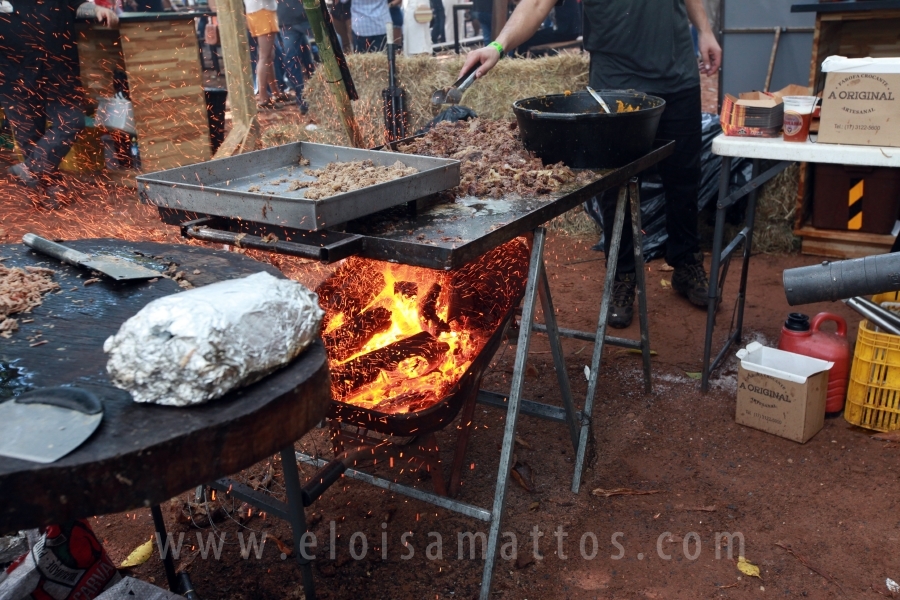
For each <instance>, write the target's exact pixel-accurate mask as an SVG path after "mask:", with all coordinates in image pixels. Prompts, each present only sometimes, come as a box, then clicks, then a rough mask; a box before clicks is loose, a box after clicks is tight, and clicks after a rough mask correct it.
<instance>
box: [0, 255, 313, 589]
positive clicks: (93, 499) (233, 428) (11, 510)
mask: <svg viewBox="0 0 900 600" xmlns="http://www.w3.org/2000/svg"><path fill="white" fill-rule="evenodd" d="M68 244H69V245H71V246H72V247H73V248H75V249H77V250H81V251H84V252H87V251H91V250H95V251H96V250H103V251H108V252H113V253H115V254H118V255H121V256H128V257H130V258H136V259H137V260H138V261H139V262H142V263H145V264H146V265H147V266H150V267H151V268H158V269H160V270H162V269H164V268H165V267H166V266H167V265H168V264H170V263H175V264H177V265H178V266H179V269H182V270H184V272H185V274H186V275H185V277H186V279H187V280H188V281H190V282H191V283H193V284H194V285H205V284H208V283H213V282H215V281H220V280H224V279H230V278H234V277H242V276H245V275H249V274H252V273H256V272H259V271H267V272H269V273H271V274H273V275H277V276H281V274H280V273H279V272H278V271H277V270H276V269H274V268H273V267H271V266H269V265H264V264H262V263H258V262H256V261H254V260H252V259H249V258H247V257H245V256H243V255H241V254H237V253H231V252H221V251H214V250H210V249H207V248H202V247H196V246H187V245H167V244H155V243H140V242H139V243H130V242H122V241H118V240H79V241H72V242H68ZM135 251H137V252H139V253H140V255H136V254H134V252H135ZM0 256H3V257H5V258H6V260H5V261H4V263H3V264H4V265H7V266H26V265H41V266H46V267H50V268H53V269H54V270H56V275H55V276H54V280H55V281H57V282H59V283H60V285H61V287H62V290H61V292H60V293H51V294H47V295H46V296H45V297H44V302H43V304H42V305H41V306H39V307H37V308H35V309H34V311H33V312H32V313H31V314H30V315H27V317H28V319H29V320H31V319H33V322H30V323H23V322H22V320H21V319H20V330H19V331H17V332H16V333H15V334H14V335H13V336H12V338H10V339H3V338H0V372H2V373H0V374H2V375H3V376H2V377H0V382H2V386H0V398H4V397H9V396H10V395H14V394H17V393H19V392H22V391H26V390H27V389H29V388H31V387H44V386H56V385H65V384H76V385H78V386H80V387H86V388H89V389H90V390H91V391H93V392H94V393H95V394H96V395H97V396H98V397H99V398H100V399H101V401H102V402H103V405H104V416H103V422H102V423H101V424H100V427H99V428H98V429H97V431H96V432H95V433H94V434H93V436H92V437H91V438H90V439H88V441H86V442H85V443H84V444H83V445H82V446H81V447H79V448H78V449H76V450H75V451H74V452H72V453H71V454H69V455H67V456H65V457H63V458H62V459H60V460H59V461H57V462H55V463H51V464H37V463H33V462H29V461H22V460H16V459H10V458H0V498H2V499H3V501H2V503H0V531H10V530H16V529H24V528H29V527H38V526H42V525H46V524H49V523H56V522H62V521H65V520H69V519H76V518H82V517H89V516H93V515H97V514H107V513H113V512H120V511H123V510H128V509H133V508H137V507H150V508H151V511H152V513H153V518H154V524H155V526H156V530H157V535H161V536H162V537H161V539H165V533H164V531H165V526H164V524H163V522H162V513H161V512H160V510H159V504H160V503H161V502H163V501H164V500H167V499H169V498H171V497H173V496H176V495H178V494H180V493H182V492H184V491H185V490H187V489H190V488H192V487H194V486H196V485H197V484H202V483H206V482H209V481H212V480H215V479H217V478H219V477H222V476H224V475H228V474H231V473H235V472H237V471H240V470H241V469H244V468H247V467H249V466H251V465H253V464H255V463H256V462H259V461H260V460H262V459H264V458H266V457H268V456H271V455H273V454H275V453H277V452H279V451H281V456H282V460H283V468H284V475H285V487H286V488H287V490H288V497H289V503H288V504H287V505H283V507H282V513H283V514H284V513H287V514H288V516H289V518H290V521H291V524H292V526H293V527H294V531H295V534H294V542H295V552H296V553H297V557H298V559H300V560H301V568H302V569H303V571H304V584H305V585H309V586H310V587H309V589H312V588H311V585H312V579H311V574H312V572H311V569H310V567H309V561H303V560H302V553H301V552H300V546H299V545H298V543H299V540H300V539H301V536H302V534H303V533H304V532H305V530H306V526H305V522H304V515H303V504H304V502H302V501H300V498H301V497H302V490H301V489H300V482H299V475H298V473H297V469H296V459H295V457H294V448H293V444H294V442H295V441H296V440H297V439H299V438H300V437H301V436H302V435H303V434H304V433H306V432H307V431H308V430H309V429H311V428H312V427H313V426H314V425H315V424H316V423H318V422H319V421H321V419H322V418H323V417H324V416H325V414H326V412H327V409H328V406H329V403H330V399H331V394H330V380H329V375H328V366H327V360H326V354H325V348H324V347H323V345H322V343H321V341H317V342H316V343H315V344H314V345H313V346H312V347H310V348H309V349H308V350H306V351H305V352H304V353H303V354H302V355H301V356H300V357H298V358H297V359H296V360H295V361H294V362H292V363H291V364H290V365H288V366H286V367H284V368H283V369H280V370H278V371H276V372H275V373H273V374H271V375H269V376H268V377H266V378H265V379H263V380H261V381H259V382H257V383H255V384H253V385H251V386H248V387H246V388H242V389H239V390H235V391H234V392H231V393H230V394H228V395H226V396H225V397H223V398H220V399H218V400H215V401H211V402H209V403H206V404H203V405H200V406H196V407H191V408H173V407H167V406H158V405H148V404H137V403H135V402H133V401H132V400H131V396H130V395H129V394H128V393H127V392H124V391H122V390H119V389H117V388H115V387H113V386H112V384H111V383H110V382H109V380H108V378H107V374H106V355H105V354H104V353H103V349H102V347H103V341H104V340H105V339H106V338H107V337H108V336H110V335H112V334H114V333H115V332H116V331H118V329H119V326H120V325H121V324H122V322H124V321H125V320H126V319H128V318H129V317H131V316H132V315H134V314H135V313H136V312H137V311H138V310H139V309H141V308H142V307H143V306H144V305H145V304H146V303H147V302H149V301H151V300H153V299H155V298H160V297H163V296H167V295H169V294H172V293H176V292H178V291H180V290H181V288H180V287H179V285H178V284H177V283H176V282H175V281H172V280H171V279H165V278H160V279H159V280H153V281H142V282H137V283H121V282H113V281H111V280H106V279H104V280H102V281H100V282H98V283H95V284H93V285H89V286H85V285H84V283H83V282H84V280H85V279H87V278H88V277H89V275H88V274H87V273H86V272H85V271H84V270H80V269H77V268H75V267H71V266H68V265H62V264H60V263H58V262H57V261H55V260H54V259H50V258H47V257H45V256H43V255H39V254H36V253H34V252H31V251H30V250H29V249H28V248H26V247H25V246H24V245H19V244H16V245H4V246H0ZM194 271H199V273H196V274H195V273H194ZM20 316H21V315H20ZM38 333H41V334H42V337H41V338H40V340H39V341H46V342H48V343H45V344H42V345H33V343H29V340H28V338H29V337H32V339H33V336H35V335H37V334H38ZM246 440H253V443H252V444H247V443H245V442H246ZM292 467H293V468H292ZM276 514H277V513H276ZM165 567H166V575H167V578H168V579H169V586H170V588H171V589H172V590H173V591H175V589H176V585H177V584H176V582H175V570H174V566H173V564H172V561H171V559H169V560H168V561H166V564H165ZM307 582H308V584H307Z"/></svg>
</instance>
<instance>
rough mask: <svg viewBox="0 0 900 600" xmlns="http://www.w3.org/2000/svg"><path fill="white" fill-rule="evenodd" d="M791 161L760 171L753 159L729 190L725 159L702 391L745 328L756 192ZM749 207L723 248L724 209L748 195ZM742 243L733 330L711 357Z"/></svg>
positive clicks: (723, 161)
mask: <svg viewBox="0 0 900 600" xmlns="http://www.w3.org/2000/svg"><path fill="white" fill-rule="evenodd" d="M791 164H792V163H791V162H790V161H781V162H779V163H776V164H775V165H773V166H772V167H769V168H768V169H767V170H766V171H765V172H763V173H760V172H759V171H760V161H759V160H758V159H757V160H754V161H753V175H752V177H751V178H750V181H749V182H747V183H746V184H745V185H743V186H742V187H741V188H739V189H737V190H735V191H733V192H731V193H730V194H729V193H728V184H729V179H730V175H729V174H730V172H731V158H729V157H727V156H725V157H723V159H722V173H721V174H720V175H719V200H718V202H717V203H716V229H715V233H714V234H713V252H712V265H711V266H710V270H709V306H708V307H707V314H706V339H705V340H704V342H703V367H702V377H701V381H700V389H701V390H702V391H703V392H707V391H709V376H710V373H712V372H713V371H714V370H715V369H716V367H718V366H719V364H720V363H721V362H722V360H723V359H724V358H725V356H726V355H727V352H728V349H729V348H731V346H732V344H734V343H735V342H740V340H741V336H742V334H743V329H744V301H745V300H746V296H747V269H748V267H749V266H750V253H751V251H752V249H753V248H752V245H753V227H754V225H755V222H756V196H757V190H758V189H759V187H760V186H762V184H764V183H765V182H767V181H769V180H770V179H772V178H773V177H775V176H776V175H778V174H779V173H781V172H782V171H784V170H785V169H787V168H788V167H789V166H791ZM748 194H749V196H750V197H749V199H748V201H747V209H746V211H745V213H744V227H743V229H741V230H740V231H739V232H738V234H737V235H736V236H734V239H733V240H731V241H730V242H728V245H727V246H725V247H724V248H723V247H722V245H723V241H724V240H723V239H722V238H723V237H724V235H725V211H726V210H728V207H730V206H731V205H733V204H734V203H736V202H737V201H738V200H740V199H741V198H743V197H744V196H747V195H748ZM741 244H743V245H744V247H743V260H742V269H741V284H740V288H739V291H738V297H737V304H736V310H735V317H734V319H735V322H734V323H733V325H734V327H735V328H734V330H732V331H729V333H728V337H727V338H726V339H725V343H724V344H723V345H722V349H721V350H719V353H718V354H717V355H716V357H715V358H714V359H712V360H710V358H711V357H712V335H713V330H714V329H715V326H716V309H717V308H718V305H719V303H720V302H721V300H722V289H723V287H724V282H725V275H726V274H727V272H728V265H729V263H730V262H731V257H732V255H733V254H734V252H735V250H737V248H738V246H740V245H741Z"/></svg>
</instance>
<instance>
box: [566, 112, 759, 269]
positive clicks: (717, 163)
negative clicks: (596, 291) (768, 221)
mask: <svg viewBox="0 0 900 600" xmlns="http://www.w3.org/2000/svg"><path fill="white" fill-rule="evenodd" d="M701 126H702V134H701V135H702V146H701V149H700V185H699V189H698V193H697V209H698V212H699V211H702V210H703V209H704V208H706V206H707V205H709V204H710V203H711V202H714V201H715V199H716V198H717V197H718V194H719V173H720V172H721V170H722V157H721V156H718V155H716V154H713V152H712V142H713V139H715V138H716V137H717V136H718V135H719V134H721V133H722V126H721V125H720V124H719V117H718V115H713V114H710V113H703V115H702V121H701ZM752 171H753V164H752V162H751V161H750V160H749V159H746V158H736V159H733V160H732V161H731V181H730V183H729V189H730V190H735V189H737V188H739V187H741V186H742V185H744V184H746V183H747V182H748V181H750V177H751V176H752ZM739 204H740V203H739ZM584 209H585V211H586V212H587V213H588V214H589V215H590V216H591V217H592V218H593V219H594V221H596V222H597V224H598V225H599V226H600V228H601V229H602V228H603V215H602V213H601V212H600V199H599V198H597V197H595V198H591V199H590V200H589V201H587V202H585V203H584ZM730 212H732V213H734V214H738V213H739V214H740V216H741V218H742V217H743V211H742V210H736V211H730ZM729 216H732V215H729ZM729 220H731V219H729ZM641 225H642V229H643V231H644V243H643V250H644V259H645V260H651V259H653V258H658V257H660V256H665V253H666V240H668V239H669V234H668V232H667V231H666V195H665V192H664V191H663V188H662V181H661V180H660V177H659V174H658V172H657V171H656V169H651V170H648V171H647V172H646V173H645V174H644V175H642V176H641ZM603 243H604V241H603V235H602V234H601V235H600V241H599V242H597V244H596V245H594V247H593V249H594V250H598V251H599V250H603Z"/></svg>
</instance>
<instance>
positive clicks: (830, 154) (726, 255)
mask: <svg viewBox="0 0 900 600" xmlns="http://www.w3.org/2000/svg"><path fill="white" fill-rule="evenodd" d="M712 151H713V152H714V153H715V154H718V155H720V156H722V171H721V175H720V176H719V200H718V202H717V203H716V227H715V231H714V233H713V249H712V265H711V266H710V270H709V305H708V307H707V315H706V336H705V339H704V343H703V369H702V378H701V382H700V389H701V390H702V391H703V392H706V391H708V390H709V376H710V374H711V373H712V372H713V371H714V370H715V369H716V367H718V366H719V365H720V364H721V363H722V360H723V359H724V358H725V356H726V353H727V352H728V349H729V348H731V346H732V344H734V343H735V342H740V340H741V336H742V333H743V325H744V301H745V300H746V295H747V269H748V267H749V265H750V251H751V248H752V246H753V226H754V220H755V216H756V194H757V190H758V189H759V187H760V186H761V185H762V184H764V183H765V182H767V181H769V180H770V179H772V178H773V177H775V176H776V175H778V174H779V173H781V172H782V171H784V170H785V169H786V168H788V167H789V166H790V165H791V164H793V163H795V162H810V163H833V164H842V165H862V166H871V167H900V148H882V147H879V146H850V145H845V144H818V143H815V142H810V141H807V142H802V143H801V142H785V141H784V140H783V139H781V138H780V137H779V138H744V137H730V136H726V135H720V136H719V137H717V138H716V139H714V140H713V145H712ZM732 158H750V159H752V160H753V175H752V177H751V178H750V181H749V182H747V183H746V184H745V185H744V186H742V187H741V188H739V189H737V190H735V191H733V192H731V193H729V191H728V179H729V173H730V172H731V159H732ZM761 160H770V161H778V162H776V163H775V164H774V165H772V166H770V167H769V168H768V169H766V170H765V171H763V172H761V170H760V161H761ZM744 196H749V200H748V202H747V208H746V210H745V213H744V227H743V228H742V229H741V230H740V231H739V232H738V233H737V235H735V237H734V239H732V240H731V241H730V242H728V244H727V245H725V244H724V239H723V238H724V237H725V213H726V211H727V210H728V208H729V207H730V206H732V205H734V204H735V203H736V202H738V201H739V200H740V199H741V198H743V197H744ZM723 245H724V248H723ZM739 247H742V248H743V257H742V263H741V282H740V286H739V288H738V296H737V298H736V300H735V312H734V315H733V322H732V326H733V328H730V329H729V333H728V337H727V338H726V339H725V342H724V345H723V346H722V349H721V350H719V352H718V354H717V355H716V357H715V359H713V360H712V362H710V357H711V355H712V337H713V331H714V329H715V326H716V311H717V309H718V307H719V304H720V303H721V301H722V289H723V286H724V283H725V277H726V276H727V274H728V267H729V265H730V263H731V258H732V257H733V255H734V253H735V251H736V250H737V249H738V248H739Z"/></svg>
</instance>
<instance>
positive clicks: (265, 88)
mask: <svg viewBox="0 0 900 600" xmlns="http://www.w3.org/2000/svg"><path fill="white" fill-rule="evenodd" d="M256 42H257V44H259V59H258V61H257V63H256V85H257V88H258V92H257V102H258V103H259V104H265V103H267V102H268V101H269V99H270V90H276V91H277V88H276V87H275V34H274V33H265V34H263V35H261V36H259V37H257V38H256Z"/></svg>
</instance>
